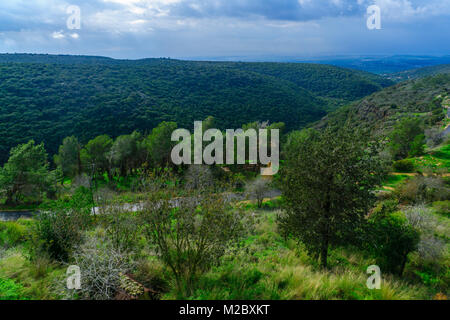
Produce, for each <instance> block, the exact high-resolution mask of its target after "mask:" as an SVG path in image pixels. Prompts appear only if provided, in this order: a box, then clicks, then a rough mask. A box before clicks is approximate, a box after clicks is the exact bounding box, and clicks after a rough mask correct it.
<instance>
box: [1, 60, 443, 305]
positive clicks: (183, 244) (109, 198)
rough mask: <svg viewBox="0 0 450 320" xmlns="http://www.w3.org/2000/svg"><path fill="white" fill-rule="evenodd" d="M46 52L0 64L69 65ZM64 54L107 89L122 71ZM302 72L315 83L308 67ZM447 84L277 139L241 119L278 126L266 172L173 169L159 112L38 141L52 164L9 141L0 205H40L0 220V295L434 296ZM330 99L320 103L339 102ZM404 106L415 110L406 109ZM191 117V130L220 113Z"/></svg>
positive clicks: (417, 87) (414, 90)
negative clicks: (70, 271) (194, 120)
mask: <svg viewBox="0 0 450 320" xmlns="http://www.w3.org/2000/svg"><path fill="white" fill-rule="evenodd" d="M26 58H29V59H35V58H36V59H38V58H39V57H26ZM49 59H51V57H50V58H49ZM58 59H61V60H58V61H59V62H58V63H57V64H53V65H45V66H43V65H39V64H30V65H26V64H18V65H16V64H15V63H13V64H6V65H4V66H0V68H1V67H5V68H6V67H12V68H18V67H23V66H27V67H26V68H25V69H24V70H33V69H34V68H37V67H38V66H40V67H41V68H43V69H42V70H44V71H45V70H46V68H50V69H52V68H53V69H55V68H65V67H67V66H70V64H69V63H67V61H66V60H67V59H65V58H62V57H59V58H58ZM73 59H75V58H73ZM76 59H79V60H81V61H83V64H81V63H80V69H81V70H83V68H88V67H90V68H91V67H93V68H98V69H99V72H100V71H101V70H100V69H102V68H106V69H108V68H109V69H108V70H109V71H108V72H111V70H112V69H114V68H117V70H116V71H117V73H116V74H115V75H114V77H112V78H108V77H105V78H103V80H104V81H106V82H108V81H110V80H111V79H113V78H114V79H115V78H121V77H124V78H126V77H127V76H130V77H131V76H132V74H131V73H127V72H125V71H123V70H122V69H121V68H125V67H126V68H131V67H130V66H129V64H128V63H127V62H119V61H115V62H111V63H110V61H109V60H105V61H103V60H102V59H101V58H86V57H78V58H76ZM0 60H1V59H0ZM69 60H70V59H69ZM134 64H135V65H134V66H133V68H135V69H134V71H136V72H137V73H138V74H139V72H141V71H142V70H147V68H150V67H151V66H154V67H155V68H156V67H158V68H159V67H161V66H162V65H163V66H165V67H167V66H172V67H174V69H173V70H171V69H170V68H168V70H166V72H167V73H169V74H170V73H171V72H175V70H178V71H179V72H181V73H184V72H187V70H189V72H192V73H196V72H197V71H198V69H196V68H206V69H205V70H206V71H205V72H206V76H205V79H208V77H213V75H212V74H209V73H208V72H213V71H212V69H211V68H212V66H214V68H223V70H227V71H226V72H225V73H227V72H231V71H232V72H237V70H239V72H243V73H246V74H249V72H250V71H249V70H247V69H249V68H250V67H251V68H254V70H253V71H251V74H252V77H253V76H255V77H256V76H257V77H260V76H261V77H275V76H277V75H276V74H272V73H271V74H270V75H264V76H262V75H261V74H260V73H265V74H269V73H270V72H273V69H274V68H275V67H277V65H263V64H226V63H223V64H221V63H217V64H215V63H198V64H197V63H192V65H190V66H188V65H189V64H185V63H184V62H179V61H172V60H167V61H166V60H150V61H140V62H139V63H137V62H135V63H134ZM284 67H285V66H284V65H283V68H284ZM303 67H308V66H303ZM139 68H142V69H139ZM185 68H188V69H185ZM189 68H193V69H189ZM239 68H241V69H239ZM324 68H325V69H324V70H327V69H326V68H328V67H326V66H325V67H324ZM244 69H246V70H244ZM86 70H87V69H86ZM86 70H85V71H86ZM102 70H103V69H102ZM159 70H162V69H159ZM196 70H197V71H196ZM202 70H203V69H202ZM223 70H221V72H220V73H218V74H220V75H218V77H221V76H222V75H223V74H224V72H223ZM47 71H48V70H47ZM47 71H45V72H47ZM142 72H144V71H142ZM161 72H162V71H161ZM202 72H203V71H202ZM214 72H215V71H214ZM257 72H260V73H257ZM283 74H284V73H283ZM197 75H198V74H197ZM197 75H196V76H197ZM134 76H135V75H133V77H134ZM172 76H173V74H172ZM278 76H280V77H281V76H282V75H278ZM92 77H95V75H93V76H92ZM284 77H285V78H286V79H284V80H282V81H281V80H279V81H280V82H279V83H280V87H282V86H283V83H284V82H283V81H292V83H294V82H295V81H300V80H299V79H297V80H296V79H295V75H294V74H289V73H288V72H286V74H284ZM194 78H195V77H194ZM288 78H289V79H288ZM26 79H27V80H29V81H31V80H33V79H36V78H30V79H31V80H30V79H28V78H26ZM107 79H109V80H107ZM131 79H134V78H131ZM172 79H178V78H177V77H175V78H172ZM180 79H181V78H180ZM183 79H189V77H187V78H183ZM192 79H193V78H192ZM195 79H197V78H195ZM213 79H214V78H213ZM220 79H222V80H223V78H220ZM310 79H311V81H312V82H314V81H316V83H315V86H316V85H317V90H319V89H318V88H319V84H320V83H321V82H320V81H319V79H318V77H317V75H311V77H310ZM169 80H170V79H167V81H169ZM234 80H236V79H234ZM448 80H450V79H446V78H445V77H444V78H443V76H438V77H436V78H430V79H425V80H420V81H412V82H408V83H406V84H402V85H399V86H398V87H397V90H398V91H399V92H398V94H402V95H404V96H403V98H400V97H397V93H395V94H394V93H389V94H388V93H387V92H386V91H389V90H390V89H385V90H383V91H381V92H380V93H378V94H379V95H380V96H381V97H383V96H386V94H387V96H389V95H390V94H392V95H394V96H395V97H394V98H393V100H395V101H397V102H398V104H396V105H395V106H394V103H393V101H389V100H387V101H384V102H383V103H385V104H386V105H389V106H390V107H388V109H387V110H394V109H395V110H397V111H396V112H395V113H393V114H391V113H390V111H387V112H386V114H385V115H384V116H383V117H381V118H371V116H370V112H368V113H367V112H366V111H367V110H368V109H369V110H372V108H376V107H377V105H376V104H375V105H371V104H370V103H369V102H367V101H370V100H371V99H375V100H376V101H378V99H380V97H376V96H375V95H374V96H371V97H369V98H366V99H364V100H363V101H362V102H359V104H353V105H351V106H349V107H347V108H344V109H343V111H339V112H337V113H335V114H334V115H331V116H330V117H329V118H328V119H325V120H324V121H322V122H321V123H320V124H318V126H317V127H316V128H314V129H313V128H309V129H302V130H301V131H290V132H285V131H284V129H285V128H286V129H287V130H289V127H288V126H287V125H286V124H285V123H282V122H278V123H272V124H269V123H268V122H259V121H253V119H252V122H249V123H247V124H243V125H242V128H244V129H248V128H254V129H259V128H263V127H268V128H279V129H281V136H280V141H281V159H280V160H281V161H280V171H279V173H278V174H277V175H276V176H274V177H272V178H268V177H264V178H262V177H258V174H259V169H260V166H259V165H252V164H249V163H246V164H241V165H211V166H207V165H190V166H188V165H180V166H175V165H174V164H173V163H171V162H170V160H169V159H170V157H169V155H170V152H171V149H172V147H173V143H172V142H171V141H170V136H171V132H172V131H173V130H174V129H175V128H177V127H178V125H180V123H178V122H171V121H168V120H171V119H170V117H168V118H167V119H161V122H158V123H155V124H154V125H153V126H152V128H153V130H152V131H144V130H140V131H139V130H138V129H139V127H138V126H135V125H131V123H128V124H130V127H129V128H126V129H127V130H126V131H125V128H124V131H123V132H121V131H114V132H113V133H111V132H110V131H108V130H105V131H100V130H101V129H102V128H104V126H102V127H89V128H91V129H92V131H89V130H90V129H89V130H88V129H87V130H86V131H83V132H88V134H89V135H91V134H92V136H89V137H88V136H84V137H82V136H77V135H75V134H74V132H69V133H68V135H69V136H68V137H67V138H64V139H62V138H63V137H62V136H61V137H59V138H58V139H57V140H54V141H53V142H54V143H56V141H58V143H57V144H55V146H54V150H55V154H54V157H53V163H51V162H49V161H48V156H47V153H46V150H45V148H44V145H43V144H42V143H41V144H36V143H35V142H34V141H33V140H30V141H28V142H25V141H24V143H23V144H18V145H17V146H15V147H13V148H11V152H10V153H9V158H8V159H5V160H6V163H5V164H4V165H3V167H2V168H1V170H0V202H1V203H2V204H3V205H4V206H7V207H8V208H9V209H14V208H19V207H23V206H26V205H28V206H38V207H39V211H38V212H36V213H35V214H34V215H33V216H32V217H31V218H29V219H19V220H17V221H9V222H0V299H92V300H98V299H446V298H447V297H448V296H449V294H450V288H449V284H450V274H449V265H450V253H449V252H450V250H449V248H450V238H449V233H450V220H449V219H450V217H449V206H450V188H449V187H450V180H449V179H448V152H449V148H448V146H449V144H448V140H447V141H446V140H445V137H444V136H443V135H442V124H443V121H442V119H441V118H442V117H441V115H443V111H444V105H443V103H444V102H443V101H444V98H443V97H444V96H445V97H447V96H448V92H447V91H446V90H447V89H446V88H447V86H448ZM111 81H112V80H111ZM135 81H137V80H136V79H135ZM205 81H206V80H205ZM44 82H45V81H44ZM201 83H202V82H201V81H200V87H201ZM241 84H242V85H243V86H244V87H245V88H246V89H245V90H247V89H248V88H249V87H248V86H246V82H245V81H244V83H241ZM247 84H248V85H249V86H250V84H249V83H247ZM109 85H111V87H112V88H114V81H112V83H109ZM136 85H137V84H136ZM321 85H323V86H324V87H323V88H327V85H326V83H325V82H324V83H322V84H321ZM0 86H1V85H0ZM192 86H193V87H195V85H192ZM289 86H292V84H290V85H289ZM47 87H48V88H51V85H50V86H48V85H47ZM24 88H25V87H24ZM180 88H181V89H180V90H181V91H182V90H184V89H183V88H185V87H183V86H180ZM230 88H234V87H233V86H224V90H228V89H230ZM39 90H41V89H39ZM124 90H125V91H126V87H125V89H124ZM158 90H161V88H159V89H158ZM230 90H231V89H230ZM429 91H430V92H429ZM337 92H339V91H337ZM197 93H199V92H197ZM171 94H174V93H173V92H171ZM179 94H180V96H184V95H183V94H182V93H179ZM268 94H269V95H270V94H273V92H272V93H270V92H269V93H268ZM329 94H330V95H329V96H327V97H325V98H326V99H334V98H336V97H337V96H339V95H340V94H339V93H332V91H330V93H329ZM334 94H336V97H333V96H332V95H334ZM77 97H78V96H77ZM172 98H173V97H171V96H169V97H168V98H167V103H172V102H173V101H175V100H171V99H172ZM203 98H204V99H206V100H207V99H208V97H203ZM271 98H273V99H278V97H277V96H276V95H275V96H272V97H271ZM74 99H76V98H74ZM111 99H112V100H111V101H115V100H114V99H113V98H111ZM195 99H200V98H199V97H197V96H196V97H195ZM314 99H319V98H317V97H315V98H314ZM320 99H323V98H320ZM206 100H201V101H202V103H206V102H205V101H206ZM375 100H372V102H373V101H375ZM416 100H419V101H421V102H420V106H419V105H414V106H413V105H412V104H410V103H411V101H416ZM99 101H101V99H100V100H99ZM199 101H200V100H199ZM364 101H366V102H364ZM380 101H381V100H380ZM400 101H401V103H400ZM122 102H123V101H122ZM210 102H211V103H214V101H210ZM99 103H100V102H99ZM199 103H200V102H199ZM368 103H369V104H368ZM100 105H101V103H100V104H99V106H100ZM166 106H167V105H166ZM356 106H359V107H356ZM366 107H367V108H368V109H366ZM352 108H356V109H353V111H354V113H352V115H350V116H348V114H347V113H345V112H348V111H349V110H351V109H352ZM418 109H422V110H418ZM42 110H43V112H44V111H45V112H46V111H47V110H48V109H42ZM117 110H120V109H117ZM166 110H169V109H166ZM180 110H181V109H180ZM438 110H439V112H438ZM141 111H142V110H141ZM374 111H375V112H378V111H376V110H374ZM439 113H440V114H439ZM105 114H107V112H105ZM339 114H340V115H341V116H342V118H339V117H337V118H336V115H339ZM189 115H190V113H185V114H183V116H184V117H188V116H189ZM438 115H439V117H437V116H438ZM2 116H4V114H2ZM289 116H292V115H286V114H283V117H289ZM347 116H348V117H347ZM116 117H121V115H114V116H112V118H111V119H116V120H117V119H119V118H116ZM124 117H125V116H124ZM358 117H359V120H358V122H355V121H353V120H355V119H358ZM163 118H164V117H163ZM89 119H90V120H91V118H89ZM130 119H131V118H130ZM203 119H205V120H204V122H203V125H204V129H205V128H211V127H214V126H216V123H220V121H222V118H220V117H218V118H215V117H210V116H208V117H206V116H205V117H203ZM92 120H95V117H93V118H92ZM135 120H136V118H134V117H133V121H135ZM55 121H56V120H55ZM76 121H78V120H76ZM229 121H230V122H233V121H235V120H233V117H231V116H230V118H229ZM58 123H59V122H58ZM325 123H328V124H329V125H328V126H326V127H323V126H324V125H325ZM181 124H182V123H181ZM297 124H298V123H297ZM302 126H303V124H300V125H299V127H302ZM57 128H58V127H57ZM111 128H113V125H112V124H111ZM59 129H61V128H58V130H59ZM135 129H136V130H135ZM61 132H65V131H64V130H62V131H61ZM72 134H74V135H72ZM48 138H49V139H50V140H52V139H53V138H54V136H52V135H49V136H48ZM414 171H415V172H414ZM388 172H391V173H390V174H388ZM399 172H403V173H399ZM69 265H76V266H79V267H80V271H81V279H82V288H81V289H77V290H74V289H68V288H67V287H66V280H67V279H66V277H67V275H66V270H67V267H68V266H69ZM371 265H378V266H380V267H381V271H382V274H381V278H382V284H381V289H374V290H371V289H368V287H367V285H366V281H367V278H368V275H367V273H366V272H367V268H368V267H369V266H371Z"/></svg>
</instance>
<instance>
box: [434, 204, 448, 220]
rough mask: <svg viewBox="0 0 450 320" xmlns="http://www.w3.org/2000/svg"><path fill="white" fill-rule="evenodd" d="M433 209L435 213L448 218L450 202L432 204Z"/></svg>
mask: <svg viewBox="0 0 450 320" xmlns="http://www.w3.org/2000/svg"><path fill="white" fill-rule="evenodd" d="M433 208H434V209H435V210H436V213H438V214H442V215H447V217H450V200H445V201H436V202H433Z"/></svg>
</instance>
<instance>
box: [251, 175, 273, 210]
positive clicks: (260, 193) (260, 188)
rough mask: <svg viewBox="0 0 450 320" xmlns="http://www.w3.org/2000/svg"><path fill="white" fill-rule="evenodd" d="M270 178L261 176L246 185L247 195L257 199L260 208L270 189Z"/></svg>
mask: <svg viewBox="0 0 450 320" xmlns="http://www.w3.org/2000/svg"><path fill="white" fill-rule="evenodd" d="M270 189H271V188H270V180H268V179H265V178H262V177H259V178H256V180H254V181H252V182H249V183H248V184H247V185H246V193H247V196H248V197H250V198H252V199H256V203H257V205H258V208H261V207H262V204H263V200H264V198H265V197H266V195H267V194H268V192H269V191H270Z"/></svg>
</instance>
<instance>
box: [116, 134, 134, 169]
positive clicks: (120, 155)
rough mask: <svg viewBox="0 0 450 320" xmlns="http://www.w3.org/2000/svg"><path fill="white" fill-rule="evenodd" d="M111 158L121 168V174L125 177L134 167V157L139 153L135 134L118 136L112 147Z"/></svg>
mask: <svg viewBox="0 0 450 320" xmlns="http://www.w3.org/2000/svg"><path fill="white" fill-rule="evenodd" d="M110 152H111V159H112V162H113V164H114V165H116V166H118V167H119V168H120V175H121V176H122V177H125V176H126V175H127V174H128V172H129V170H130V169H132V167H133V158H134V156H136V153H137V139H136V136H135V135H132V134H129V135H123V136H119V137H117V139H116V141H114V143H113V145H112V147H111V151H110Z"/></svg>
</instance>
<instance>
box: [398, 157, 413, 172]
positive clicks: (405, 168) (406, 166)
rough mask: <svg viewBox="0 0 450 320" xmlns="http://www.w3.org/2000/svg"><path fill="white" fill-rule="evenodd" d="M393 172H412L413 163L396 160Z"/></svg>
mask: <svg viewBox="0 0 450 320" xmlns="http://www.w3.org/2000/svg"><path fill="white" fill-rule="evenodd" d="M393 167H394V170H395V171H396V172H402V173H408V172H413V171H414V167H415V166H414V162H413V161H412V160H410V159H404V160H398V161H395V162H394V165H393Z"/></svg>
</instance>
